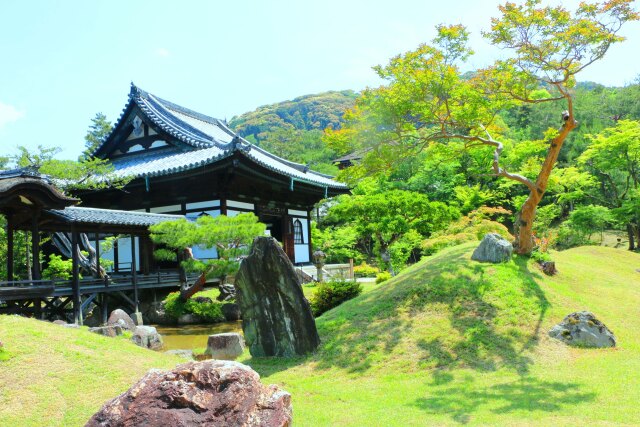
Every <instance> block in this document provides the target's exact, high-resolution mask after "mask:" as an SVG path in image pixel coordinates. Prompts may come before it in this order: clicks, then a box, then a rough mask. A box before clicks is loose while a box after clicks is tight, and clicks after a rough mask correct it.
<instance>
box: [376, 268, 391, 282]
mask: <svg viewBox="0 0 640 427" xmlns="http://www.w3.org/2000/svg"><path fill="white" fill-rule="evenodd" d="M389 279H391V273H389V272H388V271H383V272H382V273H379V274H378V275H377V276H376V283H382V282H386V281H387V280H389Z"/></svg>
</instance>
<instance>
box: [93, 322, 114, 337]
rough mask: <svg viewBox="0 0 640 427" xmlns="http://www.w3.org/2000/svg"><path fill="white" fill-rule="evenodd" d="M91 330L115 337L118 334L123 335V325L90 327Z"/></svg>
mask: <svg viewBox="0 0 640 427" xmlns="http://www.w3.org/2000/svg"><path fill="white" fill-rule="evenodd" d="M89 332H93V333H94V334H98V335H104V336H105V337H112V338H113V337H117V336H118V335H122V327H120V325H107V326H98V327H95V328H89Z"/></svg>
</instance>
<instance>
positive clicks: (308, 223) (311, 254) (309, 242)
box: [307, 211, 313, 262]
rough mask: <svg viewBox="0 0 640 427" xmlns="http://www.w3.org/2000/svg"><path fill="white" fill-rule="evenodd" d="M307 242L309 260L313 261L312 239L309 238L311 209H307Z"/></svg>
mask: <svg viewBox="0 0 640 427" xmlns="http://www.w3.org/2000/svg"><path fill="white" fill-rule="evenodd" d="M307 244H308V245H309V262H313V241H312V239H311V211H307Z"/></svg>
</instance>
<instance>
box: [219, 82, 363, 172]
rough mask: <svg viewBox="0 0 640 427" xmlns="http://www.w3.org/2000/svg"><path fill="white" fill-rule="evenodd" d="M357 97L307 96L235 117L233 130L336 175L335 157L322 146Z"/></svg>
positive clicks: (347, 92) (348, 94)
mask: <svg viewBox="0 0 640 427" xmlns="http://www.w3.org/2000/svg"><path fill="white" fill-rule="evenodd" d="M356 97H357V94H356V93H355V92H353V91H351V90H345V91H339V92H337V91H331V92H324V93H320V94H315V95H304V96H300V97H298V98H295V99H293V100H291V101H284V102H279V103H276V104H271V105H265V106H262V107H259V108H258V109H256V110H255V111H251V112H248V113H245V114H242V115H241V116H239V117H234V118H232V119H231V121H230V122H229V125H230V126H231V128H232V129H234V130H235V131H236V132H238V133H239V134H240V135H241V136H243V137H244V138H246V139H248V140H249V141H251V142H253V143H255V144H257V145H259V146H261V147H263V148H265V149H266V150H268V151H270V152H272V153H274V154H276V155H278V156H281V157H284V158H286V159H288V160H292V161H294V162H299V163H306V164H309V166H310V167H311V168H313V169H314V170H317V171H319V172H325V173H329V174H335V173H336V172H337V168H336V167H335V166H333V165H332V163H331V161H332V160H333V159H335V158H336V157H337V156H336V153H335V152H334V151H333V150H331V149H329V148H328V147H327V146H326V144H324V143H323V142H322V134H323V131H324V129H326V128H327V127H331V128H334V129H338V128H340V124H341V120H342V116H343V114H344V112H345V111H346V110H347V109H348V108H351V107H352V106H353V105H354V103H355V99H356Z"/></svg>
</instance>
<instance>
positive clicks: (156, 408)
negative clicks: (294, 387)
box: [86, 360, 292, 427]
mask: <svg viewBox="0 0 640 427" xmlns="http://www.w3.org/2000/svg"><path fill="white" fill-rule="evenodd" d="M291 423H292V408H291V395H290V394H289V393H287V392H286V391H284V390H281V389H279V388H278V387H277V386H275V385H270V386H265V385H262V383H260V376H259V375H258V374H257V373H256V372H255V371H254V370H253V369H251V368H250V367H248V366H246V365H243V364H241V363H237V362H230V361H223V360H206V361H202V362H188V363H185V364H182V365H178V366H177V367H176V368H174V369H173V370H172V371H168V372H167V371H159V370H155V369H154V370H151V371H149V372H148V373H147V374H146V375H145V376H144V377H143V378H142V379H141V380H140V381H138V382H137V383H136V384H134V385H133V386H132V387H131V388H130V389H129V390H128V391H126V392H124V393H123V394H121V395H120V396H118V397H116V398H115V399H113V400H111V401H109V402H107V403H106V404H105V405H104V406H103V407H102V408H101V409H100V411H98V412H97V413H96V414H95V415H93V417H91V419H90V420H89V422H88V423H87V424H86V426H88V427H98V426H142V425H144V426H147V427H160V426H163V427H164V426H175V427H187V426H269V427H287V426H291Z"/></svg>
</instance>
